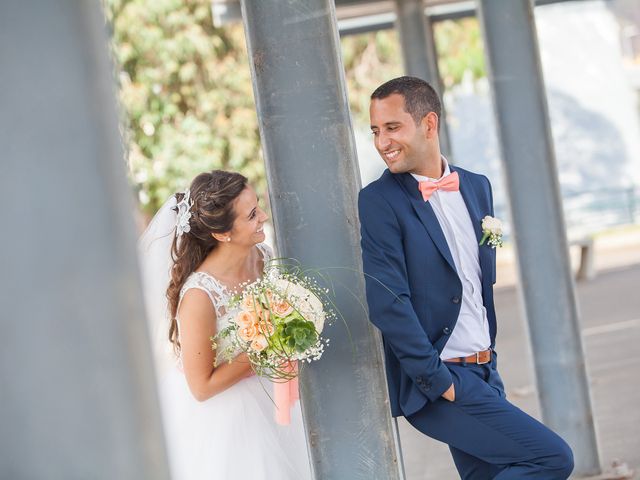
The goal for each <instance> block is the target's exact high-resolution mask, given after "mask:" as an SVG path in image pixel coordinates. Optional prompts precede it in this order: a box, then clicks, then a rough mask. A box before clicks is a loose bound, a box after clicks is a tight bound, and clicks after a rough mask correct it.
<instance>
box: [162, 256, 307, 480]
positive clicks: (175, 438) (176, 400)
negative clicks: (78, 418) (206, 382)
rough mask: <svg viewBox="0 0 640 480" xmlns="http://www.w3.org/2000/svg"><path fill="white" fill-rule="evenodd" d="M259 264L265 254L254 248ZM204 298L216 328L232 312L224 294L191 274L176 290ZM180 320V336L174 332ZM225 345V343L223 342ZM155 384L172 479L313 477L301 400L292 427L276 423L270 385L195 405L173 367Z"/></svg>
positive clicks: (244, 383)
mask: <svg viewBox="0 0 640 480" xmlns="http://www.w3.org/2000/svg"><path fill="white" fill-rule="evenodd" d="M258 248H259V250H260V252H261V253H262V255H263V257H264V260H265V264H266V263H267V262H268V260H269V259H270V258H271V256H272V255H271V251H270V249H269V247H268V246H266V245H264V244H260V245H258ZM193 288H196V289H200V290H203V291H204V292H206V293H207V295H208V296H209V298H210V299H211V302H212V303H213V307H214V309H215V311H216V315H217V319H218V320H217V328H218V331H219V330H220V329H222V328H224V327H225V326H226V325H228V323H229V321H230V319H231V318H233V316H234V315H235V313H237V311H236V310H235V309H231V310H228V308H227V307H228V303H229V296H230V295H229V293H228V292H227V290H226V288H225V287H224V285H222V284H221V283H220V282H218V281H217V280H216V279H215V278H214V277H212V276H211V275H209V274H207V273H204V272H194V273H193V274H191V275H190V276H189V278H188V279H187V281H186V282H185V284H184V286H183V287H182V290H181V292H180V299H182V297H183V296H184V294H185V293H186V292H187V291H188V290H190V289H193ZM179 323H180V320H179V319H178V331H179V327H180V326H179ZM223 347H224V345H223ZM162 377H163V378H161V379H160V385H159V389H160V400H161V406H162V412H163V419H164V427H165V435H166V439H167V449H168V456H169V460H170V465H171V472H172V478H173V479H174V480H306V479H310V478H311V473H310V462H309V456H308V452H307V446H306V440H305V435H304V427H303V423H302V415H301V412H300V404H299V402H298V403H297V404H296V406H295V408H294V409H293V411H292V412H291V424H290V425H287V426H281V425H277V424H276V422H275V416H274V412H275V410H274V409H275V406H274V404H273V402H272V400H271V399H272V398H273V393H272V392H273V384H272V383H271V382H270V381H269V380H267V379H264V378H260V377H257V376H252V377H249V378H246V379H244V380H241V381H240V382H238V383H236V384H235V385H233V386H232V387H230V388H229V389H227V390H225V391H224V392H222V393H220V394H218V395H215V396H214V397H212V398H210V399H208V400H206V401H204V402H198V401H196V400H195V399H194V398H193V396H192V394H191V392H190V391H189V387H188V386H187V382H186V379H185V376H184V373H183V372H182V369H181V362H180V361H179V360H178V362H177V363H176V364H175V365H174V366H173V367H172V368H170V369H168V371H165V372H164V374H163V375H162Z"/></svg>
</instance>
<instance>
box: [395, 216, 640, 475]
mask: <svg viewBox="0 0 640 480" xmlns="http://www.w3.org/2000/svg"><path fill="white" fill-rule="evenodd" d="M595 253H596V257H595V259H596V266H597V269H598V274H597V276H596V278H594V279H593V280H590V281H586V282H581V283H579V284H578V285H577V294H578V302H579V308H580V313H581V324H582V332H583V338H584V346H585V351H586V359H587V368H588V372H589V380H590V384H591V395H592V399H593V406H594V415H595V423H596V429H597V432H598V441H599V444H600V454H601V460H602V464H603V467H607V466H608V465H610V463H611V461H612V460H613V459H621V460H623V461H624V462H627V463H628V464H629V466H630V467H632V468H633V469H634V470H635V471H636V476H635V477H634V478H636V479H640V474H639V473H640V373H639V371H640V288H639V287H640V230H637V229H636V230H633V231H631V232H626V233H625V234H623V235H617V236H611V237H609V238H607V237H604V238H599V239H597V240H596V250H595ZM501 255H502V257H503V258H502V259H499V261H498V263H499V265H500V270H499V275H502V277H503V280H502V282H500V284H499V285H501V287H500V288H498V289H497V290H496V309H497V315H498V322H499V323H498V325H499V326H498V341H497V349H498V351H499V353H500V364H499V368H500V372H501V375H502V377H503V379H504V381H505V385H506V387H507V395H508V397H509V398H510V400H511V401H512V402H513V403H515V404H516V405H517V406H519V407H520V408H522V409H523V410H525V411H526V412H528V413H530V414H531V415H533V416H535V417H536V418H540V415H539V411H540V410H539V405H538V400H537V395H536V390H535V382H534V377H533V364H532V361H531V354H530V347H529V342H528V338H527V329H526V328H527V327H526V324H525V321H524V318H523V315H522V310H521V306H520V301H519V295H518V291H517V285H514V283H515V278H516V275H515V274H514V273H513V263H512V262H510V261H509V256H510V252H508V251H506V252H503V253H502V254H501ZM523 352H524V353H525V355H524V361H523V360H522V359H523V355H522V353H523ZM398 423H399V428H400V437H401V444H402V449H403V456H404V463H405V470H406V474H407V480H448V479H457V478H459V477H458V475H457V473H456V471H455V468H454V467H453V462H452V461H451V458H450V455H449V452H448V449H447V447H446V446H444V445H442V444H440V443H439V442H436V441H434V440H431V439H429V438H427V437H424V436H423V435H422V434H420V433H418V432H416V431H415V430H414V429H413V428H412V427H411V426H410V425H409V424H408V423H407V422H406V421H405V420H404V419H399V422H398Z"/></svg>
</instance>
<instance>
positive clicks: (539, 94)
mask: <svg viewBox="0 0 640 480" xmlns="http://www.w3.org/2000/svg"><path fill="white" fill-rule="evenodd" d="M479 6H480V18H481V21H482V26H483V30H484V36H485V45H486V47H487V56H488V64H489V73H490V81H491V85H492V89H493V94H494V106H495V112H496V117H497V123H498V125H499V137H500V142H501V147H502V158H503V164H504V168H505V173H506V178H507V184H508V190H509V194H510V200H511V212H512V218H513V225H514V230H515V240H516V244H517V249H518V260H519V266H520V281H521V288H522V292H523V294H524V301H525V307H526V313H527V320H528V323H529V332H530V336H531V342H532V347H533V356H534V364H535V370H536V376H537V382H538V395H539V397H540V403H541V406H542V415H543V419H544V421H545V423H546V424H547V425H549V426H550V427H551V428H553V429H554V430H556V431H557V432H558V433H559V434H560V435H561V436H562V437H564V438H565V440H567V441H568V443H569V444H570V445H571V447H572V448H573V451H574V454H575V460H576V469H575V472H576V473H577V474H592V473H597V472H598V471H599V469H600V462H599V456H598V447H597V442H596V434H595V430H594V423H593V414H592V409H591V399H590V394H589V386H588V381H587V374H586V368H585V363H584V354H583V348H582V341H581V334H580V328H579V318H578V312H577V307H576V300H575V292H574V285H573V280H572V278H571V271H570V265H569V257H568V251H567V240H566V232H565V225H564V218H563V214H562V200H561V197H560V188H559V184H558V176H557V172H556V162H555V155H554V151H553V144H552V138H551V132H550V127H549V119H548V118H549V117H548V111H547V101H546V97H545V91H544V85H543V78H542V71H541V66H540V56H539V51H538V42H537V38H536V31H535V24H534V19H533V7H532V4H531V1H530V0H481V1H480V2H479Z"/></svg>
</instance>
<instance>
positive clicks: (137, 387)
mask: <svg viewBox="0 0 640 480" xmlns="http://www.w3.org/2000/svg"><path fill="white" fill-rule="evenodd" d="M106 44H107V39H106V35H105V24H104V20H103V18H102V16H101V12H100V2H97V1H73V0H60V1H57V2H47V1H40V2H25V1H22V0H13V1H4V2H1V3H0V105H1V106H0V146H1V148H2V159H1V160H0V191H2V196H3V201H2V213H3V227H2V235H0V265H1V266H0V270H1V271H2V276H1V277H0V305H1V307H0V308H1V309H2V311H1V314H0V331H1V332H2V333H1V336H0V338H1V340H0V342H1V346H0V385H1V387H0V425H1V427H0V452H1V453H0V478H12V479H18V480H19V479H32V478H47V479H54V480H55V479H61V480H62V479H64V480H67V479H81V478H92V479H105V480H113V479H116V478H117V479H131V480H139V479H150V480H151V479H153V480H155V479H167V478H169V474H168V468H167V462H166V460H165V451H164V442H163V434H162V428H161V424H160V414H159V408H158V402H157V399H156V390H155V377H154V372H153V366H152V360H151V355H150V351H149V341H148V338H147V331H146V322H145V319H144V311H143V303H142V296H141V289H140V286H139V285H140V282H139V278H138V273H137V259H136V251H135V236H134V224H133V220H132V214H131V212H132V210H133V202H132V198H131V191H130V190H129V188H128V187H127V182H126V178H125V163H124V159H123V154H122V151H121V148H120V140H119V136H118V128H117V116H116V109H115V106H116V101H115V96H114V93H113V90H112V85H111V84H112V79H113V74H112V71H111V68H110V66H109V62H108V55H107V48H106Z"/></svg>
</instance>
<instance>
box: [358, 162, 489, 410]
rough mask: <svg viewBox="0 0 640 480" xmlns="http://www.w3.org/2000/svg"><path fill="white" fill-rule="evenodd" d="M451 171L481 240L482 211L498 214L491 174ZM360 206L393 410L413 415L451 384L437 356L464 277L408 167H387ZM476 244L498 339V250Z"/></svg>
mask: <svg viewBox="0 0 640 480" xmlns="http://www.w3.org/2000/svg"><path fill="white" fill-rule="evenodd" d="M451 170H452V171H456V172H458V175H459V177H460V193H461V194H462V197H463V198H464V201H465V204H466V206H467V209H468V211H469V215H470V216H471V222H472V223H473V225H474V227H475V233H476V236H477V238H478V242H480V239H481V237H482V227H481V223H482V218H483V217H484V216H486V215H493V199H492V194H491V185H490V183H489V180H488V179H487V178H486V177H484V176H482V175H477V174H475V173H472V172H469V171H466V170H463V169H462V168H458V167H453V166H451ZM358 209H359V212H360V225H361V236H362V260H363V266H364V273H365V279H366V287H367V302H368V305H369V318H370V320H371V322H373V324H374V325H375V326H376V327H378V329H380V331H381V332H382V339H383V343H384V352H385V365H386V371H387V383H388V386H389V397H390V400H391V412H392V414H393V416H398V415H404V416H409V415H411V414H413V413H415V412H417V411H418V410H420V409H421V408H422V407H424V406H425V404H426V403H427V402H429V401H431V402H433V401H435V400H436V399H438V398H439V397H440V396H441V395H442V394H443V393H444V392H445V391H446V390H447V389H448V388H449V387H450V386H451V383H452V380H451V374H450V373H449V370H448V369H447V367H446V366H445V365H444V364H443V363H442V361H441V360H440V357H439V355H440V353H441V352H442V349H443V347H444V345H445V343H447V340H448V339H449V336H450V335H451V332H452V331H453V329H454V328H455V326H456V322H457V320H458V314H459V312H460V306H461V302H462V283H461V281H460V278H459V277H458V273H457V272H456V268H455V264H454V262H453V257H452V256H451V251H450V250H449V247H448V245H447V241H446V239H445V236H444V233H443V232H442V228H441V227H440V224H439V223H438V220H437V218H436V215H435V213H434V212H433V209H432V207H431V205H430V204H429V202H425V201H424V200H423V199H422V195H421V193H420V192H419V190H418V182H417V181H416V180H415V179H414V178H413V177H412V176H411V175H410V174H409V173H402V174H392V173H390V172H389V171H388V170H385V172H384V173H383V174H382V176H381V177H380V178H379V179H378V180H376V181H374V182H373V183H371V184H370V185H368V186H367V187H365V188H364V189H362V190H361V191H360V195H359V198H358ZM478 248H479V259H480V267H481V270H482V296H483V300H484V306H485V308H486V309H487V316H488V320H489V328H490V334H491V346H493V345H494V342H495V335H496V315H495V309H494V306H493V284H494V283H495V275H496V264H495V250H494V249H493V248H491V247H489V246H488V245H487V244H486V243H485V245H483V246H479V247H478Z"/></svg>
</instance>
